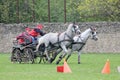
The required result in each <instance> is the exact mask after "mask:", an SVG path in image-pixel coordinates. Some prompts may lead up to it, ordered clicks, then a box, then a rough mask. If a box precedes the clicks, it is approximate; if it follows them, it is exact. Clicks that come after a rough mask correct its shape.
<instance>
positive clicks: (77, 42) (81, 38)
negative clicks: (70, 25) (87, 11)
mask: <svg viewBox="0 0 120 80" xmlns="http://www.w3.org/2000/svg"><path fill="white" fill-rule="evenodd" d="M90 36H91V38H92V39H93V40H95V41H97V40H98V36H97V32H96V29H95V28H89V29H87V30H85V31H84V32H83V33H81V34H79V35H76V36H74V38H73V40H74V43H73V44H72V48H71V52H70V54H69V55H68V56H67V58H66V61H67V60H68V58H69V57H70V56H71V54H72V52H73V51H78V64H80V54H81V50H82V48H83V47H84V45H85V44H86V42H87V40H88V39H89V37H90Z"/></svg>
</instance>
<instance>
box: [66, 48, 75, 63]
mask: <svg viewBox="0 0 120 80" xmlns="http://www.w3.org/2000/svg"><path fill="white" fill-rule="evenodd" d="M72 52H73V50H70V53H69V54H68V56H67V58H66V59H65V60H66V61H67V60H68V59H69V57H70V56H71V54H72Z"/></svg>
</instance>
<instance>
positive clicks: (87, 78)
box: [0, 53, 120, 80]
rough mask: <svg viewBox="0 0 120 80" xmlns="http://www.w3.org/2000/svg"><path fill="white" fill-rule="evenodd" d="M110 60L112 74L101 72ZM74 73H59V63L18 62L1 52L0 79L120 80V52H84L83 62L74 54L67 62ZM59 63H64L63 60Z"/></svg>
mask: <svg viewBox="0 0 120 80" xmlns="http://www.w3.org/2000/svg"><path fill="white" fill-rule="evenodd" d="M107 59H109V60H110V70H111V73H110V74H101V70H102V68H103V67H104V65H105V62H106V60H107ZM67 63H68V65H69V67H70V68H71V70H72V73H57V72H56V67H57V65H56V64H55V61H54V63H52V64H47V63H46V64H43V63H41V64H18V63H11V62H10V54H0V80H120V73H118V71H117V66H120V54H104V53H103V54H82V55H81V64H77V55H76V54H73V55H72V56H71V57H70V59H69V61H68V62H67ZM59 65H63V61H61V63H60V64H59Z"/></svg>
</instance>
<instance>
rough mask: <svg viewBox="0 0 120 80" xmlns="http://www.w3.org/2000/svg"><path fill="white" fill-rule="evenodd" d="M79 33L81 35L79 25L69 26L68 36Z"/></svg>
mask: <svg viewBox="0 0 120 80" xmlns="http://www.w3.org/2000/svg"><path fill="white" fill-rule="evenodd" d="M78 32H79V33H80V32H81V31H80V29H79V26H78V25H76V24H75V23H72V24H69V26H68V29H67V33H68V34H70V33H71V35H75V34H77V33H78Z"/></svg>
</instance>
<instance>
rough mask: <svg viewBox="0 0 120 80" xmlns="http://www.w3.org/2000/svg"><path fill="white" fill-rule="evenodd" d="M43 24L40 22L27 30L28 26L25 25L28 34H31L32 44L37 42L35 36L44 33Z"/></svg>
mask: <svg viewBox="0 0 120 80" xmlns="http://www.w3.org/2000/svg"><path fill="white" fill-rule="evenodd" d="M42 28H43V25H42V24H38V25H37V26H36V27H35V28H33V29H31V30H29V28H28V27H27V28H26V29H25V30H26V32H28V34H29V35H30V36H31V38H32V44H35V45H36V44H37V36H39V35H41V36H43V35H44V34H45V33H44V32H43V31H42Z"/></svg>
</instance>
